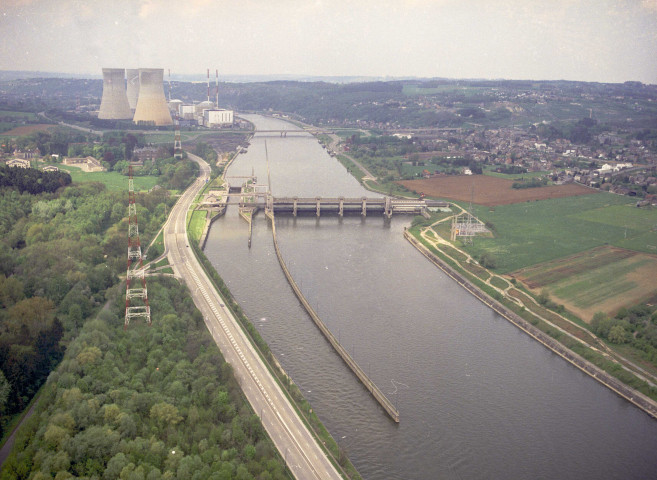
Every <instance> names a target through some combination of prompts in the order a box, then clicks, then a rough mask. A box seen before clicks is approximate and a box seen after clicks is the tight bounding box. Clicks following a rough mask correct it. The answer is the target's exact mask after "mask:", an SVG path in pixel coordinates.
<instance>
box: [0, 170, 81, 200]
mask: <svg viewBox="0 0 657 480" xmlns="http://www.w3.org/2000/svg"><path fill="white" fill-rule="evenodd" d="M70 183H71V176H70V175H69V174H68V173H66V172H59V171H58V172H44V171H41V170H36V169H34V168H11V167H7V166H6V165H0V189H15V190H18V191H19V192H20V193H23V192H27V193H32V194H39V193H44V192H47V193H54V192H56V191H57V189H58V188H59V187H64V186H66V185H69V184H70Z"/></svg>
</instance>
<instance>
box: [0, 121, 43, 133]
mask: <svg viewBox="0 0 657 480" xmlns="http://www.w3.org/2000/svg"><path fill="white" fill-rule="evenodd" d="M53 126H54V125H50V124H47V123H38V124H35V125H21V126H20V127H16V128H12V129H11V130H9V131H8V132H2V135H12V136H13V135H16V136H20V135H29V134H30V133H34V132H44V131H46V130H48V129H49V128H52V127H53Z"/></svg>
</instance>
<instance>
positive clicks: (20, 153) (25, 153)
mask: <svg viewBox="0 0 657 480" xmlns="http://www.w3.org/2000/svg"><path fill="white" fill-rule="evenodd" d="M14 156H15V157H16V158H20V159H23V160H28V159H30V158H35V157H38V156H39V150H37V149H32V150H19V149H16V150H14Z"/></svg>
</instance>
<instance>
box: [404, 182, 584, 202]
mask: <svg viewBox="0 0 657 480" xmlns="http://www.w3.org/2000/svg"><path fill="white" fill-rule="evenodd" d="M398 183H400V184H401V185H403V186H404V187H406V188H408V189H409V190H412V191H415V192H417V193H420V192H422V193H424V194H425V195H429V196H431V197H438V198H447V199H450V200H460V201H463V202H469V201H470V200H471V199H472V201H473V202H474V203H476V204H478V205H486V206H495V205H509V204H512V203H519V202H527V201H533V200H546V199H550V198H562V197H572V196H576V195H586V194H590V193H591V192H593V191H594V190H591V189H590V188H587V187H583V186H581V185H575V184H568V185H554V186H547V187H540V188H524V189H514V188H512V187H511V186H512V185H513V180H508V179H504V178H498V177H492V176H487V175H472V176H470V175H465V176H444V177H434V178H427V179H423V180H406V181H402V182H398Z"/></svg>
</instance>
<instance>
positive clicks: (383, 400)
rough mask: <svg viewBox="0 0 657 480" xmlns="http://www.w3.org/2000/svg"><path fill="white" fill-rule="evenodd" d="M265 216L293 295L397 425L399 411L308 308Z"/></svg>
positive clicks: (271, 216) (273, 221) (274, 231)
mask: <svg viewBox="0 0 657 480" xmlns="http://www.w3.org/2000/svg"><path fill="white" fill-rule="evenodd" d="M267 216H268V217H269V219H270V220H271V225H272V235H273V239H274V250H275V251H276V256H277V257H278V262H279V263H280V265H281V268H282V269H283V273H284V274H285V278H287V281H288V282H289V284H290V286H291V287H292V290H294V293H295V295H296V296H297V298H298V299H299V301H300V302H301V304H302V305H303V307H304V308H305V309H306V311H307V312H308V315H310V318H312V320H313V322H315V325H317V328H319V330H320V331H321V332H322V334H323V335H324V337H325V338H326V339H327V340H328V341H329V343H330V344H331V346H332V347H333V348H334V350H335V351H336V352H337V354H338V355H340V358H342V360H343V361H344V363H345V364H347V366H348V367H349V368H350V369H351V370H352V371H353V372H354V374H356V377H358V379H359V380H360V381H361V383H362V384H363V385H364V386H365V388H367V390H368V391H369V392H370V393H371V394H372V396H373V397H374V398H375V399H376V401H377V402H379V404H380V405H381V406H382V407H383V409H384V410H385V411H386V413H387V414H388V415H389V416H390V418H392V419H393V420H394V421H395V422H397V423H399V411H398V410H397V409H396V408H395V406H394V405H393V404H392V402H391V401H390V400H388V398H387V397H386V396H385V395H384V394H383V392H382V391H381V390H380V389H379V387H377V386H376V385H375V384H374V382H372V380H370V378H369V377H368V376H367V374H366V373H365V372H364V371H363V369H362V368H360V366H359V365H358V364H357V363H356V361H355V360H354V359H353V358H352V357H351V355H349V353H348V352H347V351H346V350H345V349H344V347H342V345H340V343H339V342H338V340H337V339H336V338H335V336H334V335H333V334H332V333H331V331H330V330H329V329H328V328H327V327H326V325H325V324H324V322H322V320H321V319H320V318H319V315H317V312H315V310H314V309H313V308H312V307H311V306H310V304H309V303H308V301H307V300H306V297H305V296H304V295H303V293H302V292H301V289H300V288H299V286H298V285H297V283H296V282H295V281H294V278H292V275H291V274H290V271H289V270H288V268H287V265H286V264H285V261H284V260H283V256H282V255H281V252H280V249H279V248H278V240H277V238H276V221H275V219H274V216H273V215H272V214H270V213H268V214H267Z"/></svg>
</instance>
